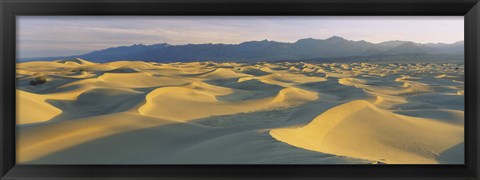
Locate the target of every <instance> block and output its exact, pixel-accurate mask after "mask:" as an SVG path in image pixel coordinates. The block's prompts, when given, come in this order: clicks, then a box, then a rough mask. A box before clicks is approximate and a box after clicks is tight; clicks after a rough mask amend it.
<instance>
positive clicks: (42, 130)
mask: <svg viewBox="0 0 480 180" xmlns="http://www.w3.org/2000/svg"><path fill="white" fill-rule="evenodd" d="M463 72H464V70H463V65H459V64H447V63H445V64H430V63H416V64H415V63H410V64H401V63H395V64H371V63H321V64H314V63H305V62H275V63H273V62H269V63H267V62H257V63H234V62H213V61H208V62H176V63H156V62H143V61H116V62H108V63H94V62H89V61H88V60H84V59H78V58H73V59H65V60H57V61H39V62H23V63H17V74H16V82H17V97H16V98H17V130H18V136H17V163H20V164H182V163H183V164H204V163H207V164H210V163H211V164H232V163H233V164H236V163H239V164H259V163H260V164H261V163H267V164H269V163H270V164H271V163H274V164H275V163H282V164H337V163H339V164H351V163H361V164H367V163H378V162H382V163H388V164H409V163H419V164H462V163H463V162H464V156H463V153H462V152H463V149H464V143H463V126H464V110H463V109H464V107H463V106H464V105H463V102H464V79H463V77H464V75H463ZM37 77H42V78H45V79H46V80H47V81H46V82H45V83H43V84H38V85H32V84H31V83H30V82H31V81H32V80H35V78H37ZM139 152H141V153H139Z"/></svg>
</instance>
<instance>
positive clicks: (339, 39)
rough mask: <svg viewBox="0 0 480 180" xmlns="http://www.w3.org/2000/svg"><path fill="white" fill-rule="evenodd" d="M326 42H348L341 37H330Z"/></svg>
mask: <svg viewBox="0 0 480 180" xmlns="http://www.w3.org/2000/svg"><path fill="white" fill-rule="evenodd" d="M325 40H329V41H347V40H346V39H345V38H343V37H340V36H332V37H329V38H328V39H325Z"/></svg>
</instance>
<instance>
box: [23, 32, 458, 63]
mask: <svg viewBox="0 0 480 180" xmlns="http://www.w3.org/2000/svg"><path fill="white" fill-rule="evenodd" d="M463 49H464V43H463V41H459V42H457V43H453V44H443V43H439V44H432V43H429V44H420V43H414V42H410V41H387V42H382V43H376V44H375V43H370V42H367V41H363V40H362V41H352V40H347V39H344V38H342V37H338V36H333V37H330V38H328V39H312V38H306V39H300V40H298V41H296V42H294V43H285V42H276V41H269V40H263V41H249V42H243V43H240V44H187V45H169V44H166V43H163V44H154V45H143V44H135V45H132V46H120V47H112V48H108V49H103V50H98V51H93V52H90V53H87V54H83V55H77V56H67V57H44V58H25V59H18V60H19V61H38V60H57V59H64V58H74V57H78V58H82V59H88V60H90V61H94V62H110V61H118V60H142V61H153V62H176V61H180V62H186V61H206V60H209V61H241V62H253V61H302V60H308V59H326V58H330V59H342V58H343V59H352V58H354V57H362V59H365V60H369V57H371V58H373V59H376V60H381V59H379V57H385V58H388V57H397V58H396V59H404V58H403V57H402V56H405V58H406V57H418V58H420V57H421V58H423V60H426V61H430V60H431V61H435V60H436V59H438V58H439V57H444V58H440V59H442V61H452V62H462V61H463V54H464V50H463ZM398 57H400V58H398ZM385 60H388V59H385Z"/></svg>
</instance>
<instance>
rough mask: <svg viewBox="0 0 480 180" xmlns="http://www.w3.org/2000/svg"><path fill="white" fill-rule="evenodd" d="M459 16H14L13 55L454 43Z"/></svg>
mask: <svg viewBox="0 0 480 180" xmlns="http://www.w3.org/2000/svg"><path fill="white" fill-rule="evenodd" d="M463 20H464V19H463V16H403V17H400V16H17V57H18V58H31V57H51V56H68V55H80V54H85V53H88V52H91V51H95V50H100V49H105V48H109V47H116V46H129V45H133V44H145V45H150V44H160V43H168V44H172V45H181V44H189V43H190V44H202V43H224V44H237V43H241V42H245V41H254V40H264V39H267V40H273V41H279V42H295V41H297V40H298V39H304V38H314V39H326V38H329V37H331V36H340V37H343V38H345V39H348V40H355V41H358V40H365V41H368V42H372V43H379V42H384V41H390V40H403V41H413V42H418V43H454V42H457V41H462V40H463V39H464V29H463V28H464V25H463V22H464V21H463Z"/></svg>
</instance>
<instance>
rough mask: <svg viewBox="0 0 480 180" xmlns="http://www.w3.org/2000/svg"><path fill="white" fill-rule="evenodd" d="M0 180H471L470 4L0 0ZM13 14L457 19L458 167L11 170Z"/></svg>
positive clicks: (474, 144)
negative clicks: (461, 53)
mask: <svg viewBox="0 0 480 180" xmlns="http://www.w3.org/2000/svg"><path fill="white" fill-rule="evenodd" d="M0 12H1V13H0V14H1V15H0V16H1V17H0V19H1V23H0V25H1V28H0V34H1V36H0V42H1V48H0V57H1V59H0V67H1V70H0V103H1V104H0V107H1V108H0V115H1V116H0V117H1V121H0V131H1V133H0V177H1V179H82V178H88V179H103V178H110V179H117V178H130V179H152V178H153V179H155V178H159V179H160V178H163V179H195V178H201V179H211V178H229V179H245V178H252V179H253V178H262V179H266V178H269V179H272V178H273V179H277V178H284V179H298V178H311V179H318V178H322V179H352V178H363V179H365V178H377V179H385V178H389V179H440V178H445V179H478V178H479V157H480V156H479V145H480V143H479V139H478V138H479V136H478V135H479V133H478V131H479V130H480V127H479V123H478V112H479V111H480V109H479V102H480V99H479V96H478V92H479V76H480V74H479V70H480V66H479V63H478V61H479V53H480V49H479V43H480V36H479V34H480V3H479V1H478V0H297V1H295V0H229V1H227V0H204V1H195V0H155V1H154V0H0ZM19 15H200V16H201V15H299V16H301V15H387V16H390V15H402V16H403V15H404V16H412V15H435V16H444V15H460V16H464V17H465V142H466V143H465V146H466V147H465V153H466V154H465V156H466V158H465V165H16V164H15V59H16V58H15V53H16V42H15V41H16V36H15V33H16V25H15V17H16V16H19Z"/></svg>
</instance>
